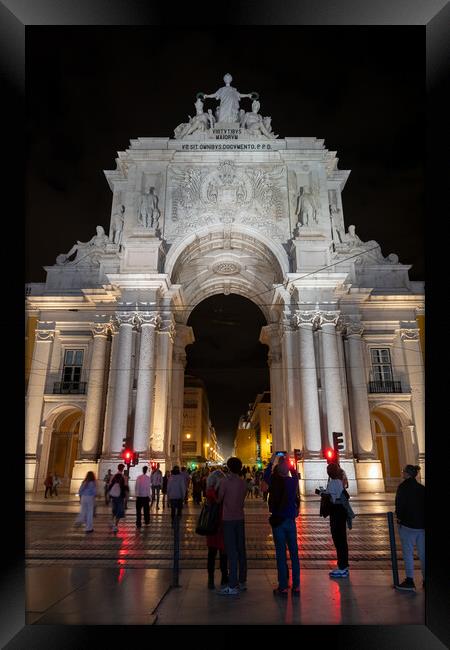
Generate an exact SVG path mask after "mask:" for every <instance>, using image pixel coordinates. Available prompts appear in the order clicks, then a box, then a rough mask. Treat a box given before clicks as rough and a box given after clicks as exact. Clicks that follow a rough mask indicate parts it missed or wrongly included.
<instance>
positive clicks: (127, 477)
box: [123, 469, 130, 510]
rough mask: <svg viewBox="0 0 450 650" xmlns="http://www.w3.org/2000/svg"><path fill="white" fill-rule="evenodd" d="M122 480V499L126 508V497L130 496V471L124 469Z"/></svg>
mask: <svg viewBox="0 0 450 650" xmlns="http://www.w3.org/2000/svg"><path fill="white" fill-rule="evenodd" d="M123 480H124V483H125V496H124V499H123V507H124V508H125V510H128V499H129V497H130V472H129V471H128V470H127V469H126V470H125V471H124V473H123Z"/></svg>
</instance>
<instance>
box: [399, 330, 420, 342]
mask: <svg viewBox="0 0 450 650" xmlns="http://www.w3.org/2000/svg"><path fill="white" fill-rule="evenodd" d="M399 332H400V339H401V340H402V341H418V340H419V330H418V329H401V330H399Z"/></svg>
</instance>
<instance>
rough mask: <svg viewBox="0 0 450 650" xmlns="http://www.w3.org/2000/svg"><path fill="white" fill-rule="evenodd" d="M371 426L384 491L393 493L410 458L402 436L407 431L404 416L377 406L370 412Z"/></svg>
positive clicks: (386, 407)
mask: <svg viewBox="0 0 450 650" xmlns="http://www.w3.org/2000/svg"><path fill="white" fill-rule="evenodd" d="M371 426H372V431H373V436H374V441H375V446H376V450H377V454H378V458H379V460H380V461H381V466H382V468H383V479H384V483H385V487H386V491H387V492H394V491H395V490H396V488H397V486H398V485H399V483H400V482H401V480H402V468H403V467H404V465H405V464H406V463H407V462H408V458H409V456H410V454H409V453H408V451H409V450H408V444H407V442H408V441H407V439H405V435H404V434H405V432H406V431H407V430H408V425H407V418H406V414H404V413H403V412H402V411H400V410H399V409H394V408H391V407H389V406H377V407H375V408H374V409H373V410H372V412H371Z"/></svg>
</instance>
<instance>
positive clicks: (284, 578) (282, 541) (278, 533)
mask: <svg viewBox="0 0 450 650" xmlns="http://www.w3.org/2000/svg"><path fill="white" fill-rule="evenodd" d="M272 535H273V541H274V543H275V553H276V556H277V570H278V587H279V588H280V589H287V586H288V575H287V563H286V545H287V547H288V549H289V556H290V558H291V564H292V587H294V588H295V587H299V586H300V560H299V558H298V546H297V526H296V525H295V519H285V520H284V521H283V523H282V524H280V525H279V526H275V527H273V528H272Z"/></svg>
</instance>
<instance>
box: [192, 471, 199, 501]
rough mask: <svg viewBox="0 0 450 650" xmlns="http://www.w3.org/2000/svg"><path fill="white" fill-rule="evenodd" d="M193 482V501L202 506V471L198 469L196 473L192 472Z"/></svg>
mask: <svg viewBox="0 0 450 650" xmlns="http://www.w3.org/2000/svg"><path fill="white" fill-rule="evenodd" d="M191 481H192V500H193V502H194V503H195V504H196V505H200V503H201V500H202V483H201V476H200V470H198V469H196V470H195V472H192V476H191Z"/></svg>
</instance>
